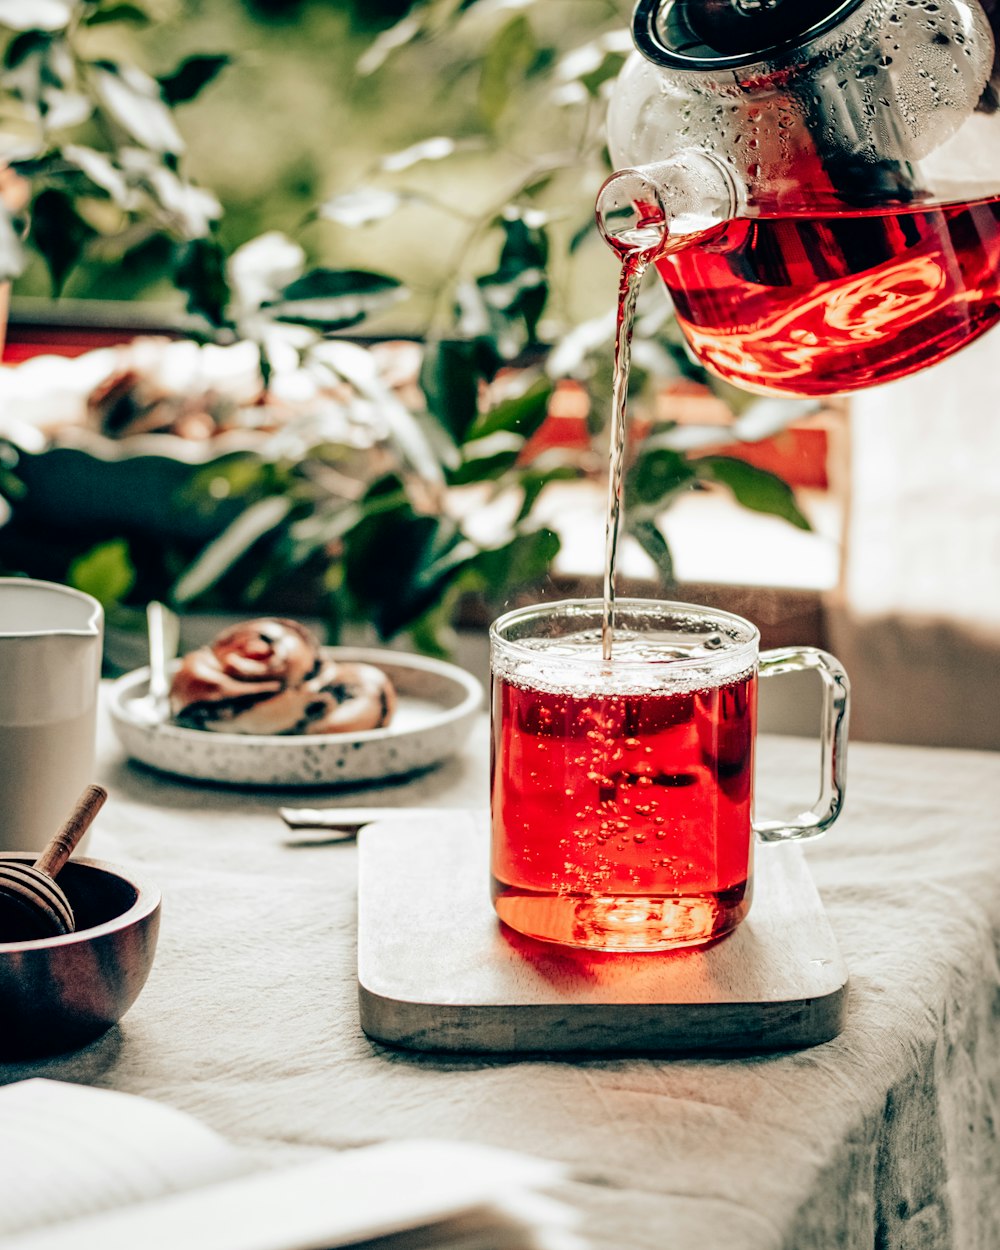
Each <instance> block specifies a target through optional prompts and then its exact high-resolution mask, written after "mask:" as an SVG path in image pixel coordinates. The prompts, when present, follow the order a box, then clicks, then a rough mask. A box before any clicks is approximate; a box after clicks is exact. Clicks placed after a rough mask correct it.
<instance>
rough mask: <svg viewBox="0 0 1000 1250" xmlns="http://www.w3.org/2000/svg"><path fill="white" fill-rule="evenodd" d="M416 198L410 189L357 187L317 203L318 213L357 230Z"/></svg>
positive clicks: (390, 214)
mask: <svg viewBox="0 0 1000 1250" xmlns="http://www.w3.org/2000/svg"><path fill="white" fill-rule="evenodd" d="M418 198H419V197H418V196H416V195H415V194H413V193H410V192H407V193H405V194H404V193H402V192H399V191H388V190H386V189H385V188H384V187H357V188H355V190H353V191H345V192H344V194H343V195H336V196H334V197H333V199H332V200H327V201H326V203H324V204H321V205H320V207H319V209H318V216H320V217H322V218H323V220H324V221H335V222H336V223H337V224H338V225H340V226H350V227H351V228H352V229H359V228H360V227H362V226H371V225H374V223H375V222H377V221H384V220H385V219H386V218H387V217H391V216H392V214H393V213H394V212H395V211H396V209H397V208H399V207H400V205H401V204H404V203H406V202H407V201H412V200H415V199H418Z"/></svg>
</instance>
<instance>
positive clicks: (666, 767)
mask: <svg viewBox="0 0 1000 1250" xmlns="http://www.w3.org/2000/svg"><path fill="white" fill-rule="evenodd" d="M522 645H523V644H522ZM700 645H701V646H704V645H705V644H704V643H702V644H700ZM539 647H540V658H544V660H546V661H548V660H549V657H551V662H550V663H546V664H545V665H544V666H542V667H540V668H539V667H533V668H532V671H531V675H530V677H526V676H525V675H524V674H523V672H521V673H519V672H517V671H516V670H515V671H510V672H502V671H501V672H497V673H495V675H494V688H493V699H494V708H493V726H494V731H493V732H494V740H493V760H492V809H493V862H492V876H493V890H494V906H495V908H496V911H497V914H498V915H499V916H500V918H501V919H502V920H505V921H507V922H508V923H509V924H510V925H511V926H512V927H513V928H515V929H517V930H518V931H520V932H522V933H527V934H529V935H531V936H534V937H538V938H542V939H545V940H548V941H554V942H563V943H568V944H571V945H575V946H594V947H599V948H601V949H604V950H610V949H617V950H657V949H666V948H670V947H675V946H687V945H693V944H696V943H702V942H705V941H707V940H711V939H713V938H717V937H721V936H722V935H723V934H725V933H728V932H729V931H730V930H731V929H732V928H734V927H735V925H736V924H737V923H738V922H739V921H740V920H741V919H742V918H743V916H744V915H745V914H746V912H747V910H748V909H749V905H750V866H751V855H752V833H751V826H750V818H751V811H750V808H751V788H752V779H753V742H754V729H755V719H756V683H757V678H756V673H755V672H752V671H750V672H742V673H735V674H733V673H725V674H724V676H723V677H722V679H721V681H722V684H713V682H718V681H719V680H720V679H719V677H718V676H715V677H713V678H711V679H709V678H707V677H706V675H705V673H704V672H702V673H701V675H700V676H699V670H698V667H697V665H694V666H691V665H690V664H685V665H684V670H685V671H684V673H683V675H681V674H679V675H678V678H677V679H676V680H675V679H673V678H671V680H670V683H669V688H668V689H664V688H663V687H664V685H665V684H666V683H665V681H664V669H665V665H666V664H669V662H670V660H671V659H677V658H684V659H686V660H690V659H696V658H697V655H696V653H695V652H693V651H691V652H690V653H689V654H687V655H684V656H683V657H679V656H678V654H677V649H676V648H665V647H664V645H663V644H662V643H660V644H657V642H656V640H655V639H654V640H649V639H648V638H647V639H642V640H638V639H634V638H629V637H628V636H627V635H625V636H622V634H621V633H620V631H619V632H617V633H616V635H615V655H616V660H617V663H616V662H614V661H613V662H612V663H611V664H609V665H606V666H605V669H604V676H603V677H602V679H600V680H598V681H595V682H593V683H592V688H590V689H581V687H580V684H579V681H574V674H573V673H572V671H570V672H568V673H567V671H566V670H567V667H568V666H567V665H565V664H564V665H562V666H561V669H560V664H559V660H560V658H561V655H569V654H572V653H573V651H574V650H575V651H576V652H577V653H578V654H587V655H593V656H594V657H595V658H597V659H599V658H600V638H599V637H597V636H595V637H593V638H581V639H580V640H578V641H577V642H576V643H575V644H574V640H572V639H569V640H568V639H565V638H564V639H562V640H560V642H559V643H558V644H556V645H555V646H553V645H552V644H546V643H541V644H539ZM705 653H706V656H707V655H709V654H711V653H712V648H711V647H710V646H708V647H706V652H705ZM637 661H642V665H641V667H640V665H639V664H637ZM626 665H627V667H624V666H626Z"/></svg>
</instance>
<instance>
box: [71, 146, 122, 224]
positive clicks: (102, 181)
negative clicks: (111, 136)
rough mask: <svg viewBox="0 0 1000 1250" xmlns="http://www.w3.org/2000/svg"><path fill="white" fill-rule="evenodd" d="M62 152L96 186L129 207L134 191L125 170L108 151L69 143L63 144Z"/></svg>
mask: <svg viewBox="0 0 1000 1250" xmlns="http://www.w3.org/2000/svg"><path fill="white" fill-rule="evenodd" d="M62 154H63V156H64V157H65V158H66V160H67V161H69V162H70V164H72V165H75V166H76V167H77V169H79V170H80V172H81V173H82V174H84V175H86V177H87V178H89V179H90V181H91V182H92V183H93V184H94V186H95V187H97V188H99V189H100V190H101V191H105V192H107V194H108V195H109V196H110V197H111V198H112V199H113V200H114V201H115V203H116V204H118V205H120V206H121V207H122V208H127V207H129V204H130V201H131V199H132V197H133V194H134V192H133V190H132V188H131V187H130V186H129V183H128V179H127V178H126V176H125V174H124V172H123V171H122V170H121V169H119V168H118V166H117V165H116V164H115V163H114V161H113V160H112V159H111V157H110V156H108V155H107V153H105V152H98V151H97V149H96V148H88V147H83V146H82V145H80V144H76V143H67V144H64V145H63V149H62Z"/></svg>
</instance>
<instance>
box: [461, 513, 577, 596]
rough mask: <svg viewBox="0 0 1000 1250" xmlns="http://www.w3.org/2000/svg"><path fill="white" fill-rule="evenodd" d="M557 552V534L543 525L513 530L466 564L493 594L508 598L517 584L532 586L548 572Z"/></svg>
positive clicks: (517, 586) (517, 587)
mask: <svg viewBox="0 0 1000 1250" xmlns="http://www.w3.org/2000/svg"><path fill="white" fill-rule="evenodd" d="M558 553H559V535H558V534H556V533H555V532H554V531H553V530H550V529H544V528H543V529H537V530H531V531H530V532H529V533H527V534H516V535H515V536H514V537H513V538H512V539H511V540H510V542H508V543H505V544H504V545H503V546H501V547H492V548H490V549H488V550H486V551H481V552H480V553H479V555H477V556H476V558H475V559H474V560H472V561H470V564H469V568H470V571H474V572H475V574H476V576H477V578H478V579H479V581H480V584H481V585H482V586H483V588H484V589H485V590H487V591H492V592H493V597H495V598H497V597H502V598H504V599H508V598H509V597H510V596H511V595H513V594H514V593H515V592H516V591H517V590H518V589H519V588H521V587H525V586H535V585H537V584H538V583H539V582H540V581H541V580H542V578H544V577H545V576H547V574H548V573H549V570H550V569H551V567H552V561H553V560H554V559H555V558H556V556H557V555H558Z"/></svg>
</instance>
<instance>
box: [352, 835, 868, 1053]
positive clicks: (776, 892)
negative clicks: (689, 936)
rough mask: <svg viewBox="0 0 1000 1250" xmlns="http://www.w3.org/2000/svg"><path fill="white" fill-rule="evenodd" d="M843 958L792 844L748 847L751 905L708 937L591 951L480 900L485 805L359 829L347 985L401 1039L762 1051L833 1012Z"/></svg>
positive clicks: (840, 1009)
mask: <svg viewBox="0 0 1000 1250" xmlns="http://www.w3.org/2000/svg"><path fill="white" fill-rule="evenodd" d="M847 979H848V978H847V968H846V966H845V964H844V961H843V959H842V957H841V955H840V952H839V950H838V948H837V943H836V940H835V938H834V936H833V932H832V930H831V928H830V924H829V921H828V920H827V916H826V913H825V911H824V909H823V905H822V902H821V901H820V897H819V894H818V893H817V891H816V886H815V884H814V882H813V879H812V875H811V874H810V872H809V868H808V865H807V864H806V861H805V857H804V856H803V854H802V852H801V850H800V849H799V848H798V847H796V846H792V845H788V846H758V848H757V857H756V879H755V891H754V902H753V907H752V909H751V911H750V915H749V916H748V917H747V919H746V920H745V921H744V922H743V923H742V924H741V925H740V926H739V928H738V929H737V930H736V931H735V932H734V933H733V934H731V935H730V936H729V937H727V938H724V939H723V940H722V941H720V942H718V943H716V944H715V945H713V946H710V947H707V948H700V949H699V948H692V949H684V950H677V951H670V952H661V953H650V954H604V953H591V952H587V951H582V950H575V949H573V948H570V947H565V946H554V945H550V944H548V943H544V942H538V941H535V940H534V939H531V938H525V937H521V936H520V935H519V934H517V933H514V932H513V931H512V930H511V929H508V928H507V927H506V926H502V925H500V924H499V922H498V921H497V918H496V915H495V913H494V911H493V908H492V906H491V903H490V892H489V835H488V821H487V819H486V817H485V815H480V814H478V813H471V812H455V813H454V815H448V816H445V817H442V816H441V815H440V813H438V814H436V815H435V816H434V817H433V818H431V819H428V820H424V819H420V818H416V819H412V820H407V821H405V822H404V821H402V820H400V821H395V820H394V821H391V822H386V823H384V824H376V825H370V826H368V827H367V828H365V829H363V830H362V831H361V834H360V836H359V880H358V993H359V1003H360V1011H361V1025H362V1028H363V1029H364V1031H365V1032H366V1033H367V1034H368V1036H369V1037H371V1038H373V1039H375V1040H377V1041H380V1042H386V1043H388V1044H390V1045H393V1046H400V1047H404V1048H406V1049H411V1050H427V1051H467V1052H472V1053H493V1054H506V1053H516V1052H554V1051H592V1052H610V1053H614V1052H620V1053H624V1052H630V1051H632V1052H635V1051H668V1052H674V1053H686V1054H702V1053H708V1052H712V1051H727V1050H728V1051H753V1050H774V1049H780V1048H785V1047H795V1046H810V1045H815V1044H816V1043H819V1042H825V1041H829V1040H830V1038H832V1037H835V1036H836V1035H837V1033H838V1032H839V1031H840V1029H841V1028H842V1027H843V1023H844V1019H845V1015H846V1009H847Z"/></svg>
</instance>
